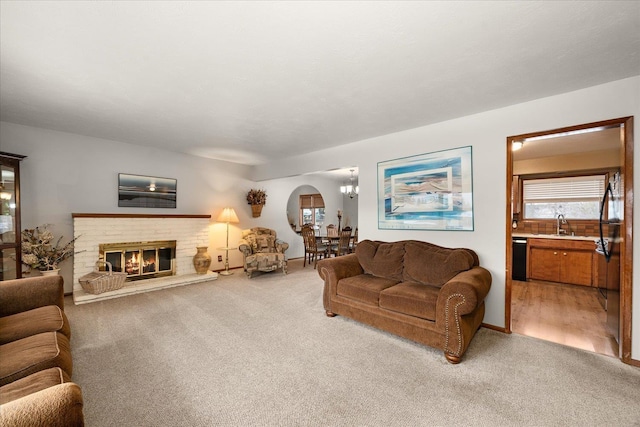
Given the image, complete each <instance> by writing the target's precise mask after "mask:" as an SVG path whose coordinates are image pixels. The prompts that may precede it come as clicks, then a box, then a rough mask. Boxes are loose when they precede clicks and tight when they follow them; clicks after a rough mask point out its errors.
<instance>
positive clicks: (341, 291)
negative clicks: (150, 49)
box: [336, 274, 398, 305]
mask: <svg viewBox="0 0 640 427" xmlns="http://www.w3.org/2000/svg"><path fill="white" fill-rule="evenodd" d="M396 283H398V281H397V280H392V279H385V278H383V277H376V276H372V275H370V274H359V275H357V276H352V277H347V278H344V279H341V280H340V281H339V282H338V287H337V290H336V292H337V294H338V295H341V296H343V297H347V298H352V299H355V300H358V301H361V302H366V303H368V304H373V305H378V300H379V297H380V291H382V290H384V289H387V288H390V287H391V286H394V285H395V284H396Z"/></svg>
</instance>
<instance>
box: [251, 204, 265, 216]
mask: <svg viewBox="0 0 640 427" xmlns="http://www.w3.org/2000/svg"><path fill="white" fill-rule="evenodd" d="M263 206H264V205H251V214H252V216H253V217H254V218H258V217H260V215H261V214H262V207H263Z"/></svg>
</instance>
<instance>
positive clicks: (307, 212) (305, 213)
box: [300, 194, 324, 230]
mask: <svg viewBox="0 0 640 427" xmlns="http://www.w3.org/2000/svg"><path fill="white" fill-rule="evenodd" d="M322 223H324V199H323V198H322V195H321V194H301V195H300V224H301V225H304V224H313V225H314V228H315V229H316V230H317V229H319V228H320V227H322Z"/></svg>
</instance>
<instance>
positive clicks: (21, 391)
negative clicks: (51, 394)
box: [0, 368, 71, 405]
mask: <svg viewBox="0 0 640 427" xmlns="http://www.w3.org/2000/svg"><path fill="white" fill-rule="evenodd" d="M70 381H71V379H70V378H69V375H67V374H66V373H65V372H64V371H63V370H62V369H60V368H49V369H45V370H44V371H38V372H36V373H34V374H31V375H29V376H26V377H24V378H20V379H19V380H16V381H14V382H12V383H10V384H7V385H3V386H2V387H0V405H4V404H5V403H7V402H11V401H12V400H16V399H20V398H21V397H24V396H27V395H29V394H32V393H35V392H38V391H40V390H44V389H45V388H49V387H53V386H54V385H58V384H62V383H67V382H70Z"/></svg>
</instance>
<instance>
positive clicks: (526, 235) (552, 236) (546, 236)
mask: <svg viewBox="0 0 640 427" xmlns="http://www.w3.org/2000/svg"><path fill="white" fill-rule="evenodd" d="M511 236H512V237H524V238H528V239H561V240H588V241H593V242H595V241H596V240H598V239H599V237H597V236H571V235H569V236H566V235H564V234H563V235H560V236H558V235H557V234H532V233H512V234H511Z"/></svg>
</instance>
